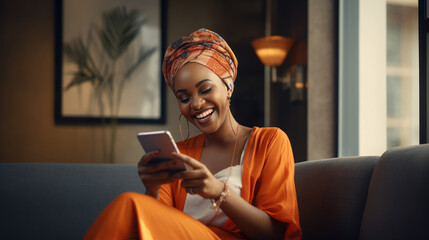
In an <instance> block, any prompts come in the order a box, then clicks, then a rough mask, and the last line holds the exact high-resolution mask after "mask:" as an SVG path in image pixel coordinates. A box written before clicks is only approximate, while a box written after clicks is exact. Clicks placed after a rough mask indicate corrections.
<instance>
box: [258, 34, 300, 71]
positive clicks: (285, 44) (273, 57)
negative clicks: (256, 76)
mask: <svg viewBox="0 0 429 240" xmlns="http://www.w3.org/2000/svg"><path fill="white" fill-rule="evenodd" d="M292 44H293V40H292V39H290V38H286V37H282V36H270V37H263V38H258V39H256V40H254V41H253V42H252V45H253V48H254V49H255V51H256V54H257V55H258V57H259V59H260V60H261V62H262V63H263V64H264V65H267V66H280V65H281V64H282V63H283V61H284V60H285V58H286V56H287V54H288V52H289V49H290V48H291V47H292Z"/></svg>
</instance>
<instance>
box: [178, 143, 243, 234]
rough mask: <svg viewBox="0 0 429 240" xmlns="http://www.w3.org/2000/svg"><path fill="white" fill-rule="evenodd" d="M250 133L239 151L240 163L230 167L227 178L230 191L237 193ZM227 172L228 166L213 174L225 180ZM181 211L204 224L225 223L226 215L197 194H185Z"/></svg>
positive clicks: (215, 224) (239, 190)
mask: <svg viewBox="0 0 429 240" xmlns="http://www.w3.org/2000/svg"><path fill="white" fill-rule="evenodd" d="M249 138H250V135H249V137H248V138H247V140H246V144H245V145H244V148H243V151H242V152H241V158H240V165H236V166H233V167H232V169H231V176H230V177H229V180H228V188H229V190H230V191H234V192H235V193H237V194H238V195H241V188H242V175H243V159H244V152H245V150H246V147H247V142H248V141H249ZM228 174H229V167H227V168H225V169H223V170H221V171H219V172H218V173H216V174H215V175H214V177H215V178H216V179H219V180H220V181H226V179H227V178H228ZM183 212H184V213H186V214H188V215H190V216H191V217H193V218H195V219H197V220H198V221H200V222H202V223H204V224H205V225H210V226H217V227H222V226H223V225H225V222H226V220H227V219H228V217H227V216H226V215H225V213H224V212H223V211H222V209H219V211H218V212H217V213H216V211H215V210H214V209H213V207H212V202H211V200H210V199H204V198H203V197H201V196H200V195H198V194H187V195H186V202H185V207H184V209H183Z"/></svg>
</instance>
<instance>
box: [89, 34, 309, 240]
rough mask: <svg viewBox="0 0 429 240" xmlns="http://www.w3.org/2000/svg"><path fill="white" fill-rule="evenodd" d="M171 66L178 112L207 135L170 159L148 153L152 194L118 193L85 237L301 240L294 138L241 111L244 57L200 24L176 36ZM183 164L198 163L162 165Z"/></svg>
mask: <svg viewBox="0 0 429 240" xmlns="http://www.w3.org/2000/svg"><path fill="white" fill-rule="evenodd" d="M163 63H164V64H163V70H164V75H165V80H166V82H167V84H168V85H169V86H170V88H171V89H172V91H173V92H174V94H175V95H176V97H177V100H178V105H179V109H180V112H181V113H182V114H183V116H185V117H186V119H187V120H188V121H189V122H191V123H192V124H193V125H195V126H196V127H197V128H198V129H199V130H200V131H201V132H202V133H201V134H199V135H196V136H194V137H191V138H189V139H186V140H184V141H182V142H179V143H178V147H179V150H180V153H172V157H173V159H174V160H172V161H169V162H162V163H156V164H149V162H150V160H151V159H153V158H155V157H156V156H157V155H158V154H159V152H156V151H155V152H148V153H146V154H145V155H144V156H143V157H142V158H141V160H140V162H139V164H138V167H139V176H140V178H141V180H142V182H143V183H144V185H145V187H146V194H145V195H143V194H138V193H125V194H122V195H121V196H119V197H118V198H117V199H116V200H115V201H114V202H113V203H111V204H110V205H109V206H108V207H107V208H106V209H105V210H104V211H103V213H101V215H100V216H99V218H98V219H97V220H96V221H95V223H94V224H93V226H92V227H91V228H90V229H89V231H88V233H87V235H86V239H105V238H114V239H129V238H140V239H145V238H146V239H169V238H170V239H244V238H248V239H264V238H265V239H301V230H300V226H299V219H298V218H299V217H298V216H299V214H298V206H297V199H296V192H295V183H294V166H295V165H294V160H293V154H292V149H291V145H290V142H289V139H288V137H287V136H286V134H285V133H284V132H283V131H281V130H280V129H278V128H258V127H253V128H249V127H246V126H243V125H240V124H239V123H238V122H237V121H236V120H235V118H234V117H233V115H232V113H231V110H230V107H229V99H230V97H231V95H232V93H233V91H234V81H235V78H236V75H237V65H238V63H237V59H236V58H235V56H234V53H233V52H232V50H231V49H230V47H229V46H228V44H227V43H226V42H225V40H223V39H222V38H221V37H220V36H219V35H218V34H216V33H214V32H212V31H210V30H207V29H200V30H198V31H196V32H194V33H192V34H191V35H189V36H187V37H183V38H181V39H179V40H177V41H175V42H173V43H172V44H171V45H170V47H169V48H168V49H167V51H166V54H165V57H164V62H163ZM178 162H185V163H186V164H187V165H188V166H189V167H190V168H189V169H187V170H185V171H182V172H178V173H168V172H166V171H164V170H165V169H167V168H169V167H171V166H174V165H177V164H178Z"/></svg>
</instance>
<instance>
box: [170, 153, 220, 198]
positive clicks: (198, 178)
mask: <svg viewBox="0 0 429 240" xmlns="http://www.w3.org/2000/svg"><path fill="white" fill-rule="evenodd" d="M173 156H175V158H176V159H177V160H178V161H182V162H184V163H186V164H187V165H188V166H189V167H191V169H188V170H186V171H182V172H178V173H175V174H173V175H171V178H175V179H183V181H182V187H184V188H185V189H186V192H188V193H191V194H198V195H200V196H201V197H203V198H209V199H218V198H219V196H220V194H221V193H222V191H223V188H224V183H223V182H221V181H219V180H218V179H216V178H215V177H214V176H213V174H212V173H211V172H210V170H209V169H208V168H207V167H206V166H205V165H204V164H202V163H200V162H198V161H197V160H195V159H193V158H191V157H189V156H187V155H185V154H181V153H173Z"/></svg>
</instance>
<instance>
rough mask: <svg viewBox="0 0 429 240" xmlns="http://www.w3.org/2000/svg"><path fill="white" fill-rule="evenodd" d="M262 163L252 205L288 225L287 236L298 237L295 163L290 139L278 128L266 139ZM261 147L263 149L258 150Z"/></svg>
mask: <svg viewBox="0 0 429 240" xmlns="http://www.w3.org/2000/svg"><path fill="white" fill-rule="evenodd" d="M266 141H267V143H268V144H267V145H264V146H265V148H266V149H265V154H264V155H265V162H264V165H263V169H262V172H261V176H260V178H259V180H258V182H257V184H256V186H255V198H254V199H253V205H254V206H256V207H257V208H259V209H261V210H263V211H265V212H266V213H267V214H268V215H270V216H271V217H273V218H274V219H277V220H278V221H281V222H286V223H288V224H289V226H288V230H287V232H286V235H285V237H286V236H288V237H286V238H287V239H290V238H294V237H293V236H294V235H295V236H297V237H298V239H299V237H300V227H299V214H298V204H297V199H296V191H295V181H294V173H295V163H294V158H293V153H292V147H291V145H290V141H289V138H288V137H287V135H286V134H285V133H284V132H283V131H282V130H280V129H277V131H275V132H274V133H273V134H270V136H269V137H267V138H266ZM261 150H262V149H261Z"/></svg>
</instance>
